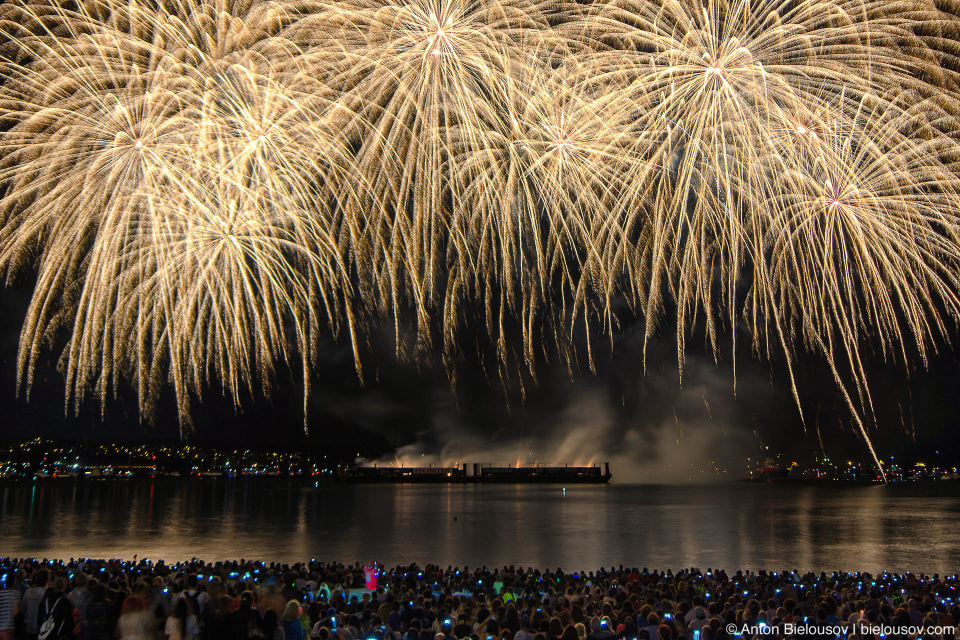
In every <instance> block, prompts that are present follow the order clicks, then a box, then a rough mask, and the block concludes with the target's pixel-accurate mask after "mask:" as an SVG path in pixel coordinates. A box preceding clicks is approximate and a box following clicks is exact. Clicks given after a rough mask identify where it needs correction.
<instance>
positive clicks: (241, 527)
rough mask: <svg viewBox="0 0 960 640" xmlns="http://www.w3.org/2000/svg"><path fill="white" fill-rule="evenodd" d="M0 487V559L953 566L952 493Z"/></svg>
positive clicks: (251, 485)
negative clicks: (79, 558)
mask: <svg viewBox="0 0 960 640" xmlns="http://www.w3.org/2000/svg"><path fill="white" fill-rule="evenodd" d="M933 493H935V494H936V495H931V490H930V489H929V488H921V487H918V486H907V487H903V486H902V487H883V486H869V487H835V486H784V485H769V484H749V483H730V484H718V485H710V486H699V487H690V486H648V485H609V486H569V487H567V488H566V489H565V490H564V489H562V488H561V487H559V486H552V485H551V486H537V485H516V486H514V485H506V486H491V485H486V486H481V485H447V486H444V485H432V486H427V485H420V486H418V485H335V486H330V487H319V488H314V487H313V486H312V485H310V486H303V484H302V483H299V482H297V481H291V480H263V479H255V478H254V479H233V480H227V479H189V480H187V479H183V480H181V479H160V478H158V479H156V480H150V479H142V480H110V481H90V480H85V481H76V480H43V481H36V482H34V483H32V484H31V483H28V484H0V555H3V556H24V555H29V556H38V557H50V558H54V557H57V558H67V557H98V558H99V557H131V556H133V554H135V553H137V554H140V556H141V557H150V558H154V559H156V558H163V559H165V560H167V561H173V560H181V559H189V558H191V557H199V558H203V559H205V560H217V559H227V558H231V559H232V558H240V557H244V558H258V559H263V560H268V561H269V560H279V561H287V562H292V561H296V560H306V559H310V558H317V559H321V560H338V561H344V562H353V561H357V560H359V561H361V562H366V561H368V560H371V559H375V560H378V561H380V562H382V563H385V564H389V565H392V564H397V563H409V562H411V561H416V562H419V563H421V564H423V563H426V562H437V563H440V564H444V565H446V564H453V565H460V566H463V565H471V566H472V565H478V564H487V565H502V564H521V565H533V566H538V567H548V566H549V567H552V568H555V567H558V566H560V567H563V568H564V569H566V570H578V569H591V568H597V567H600V566H609V565H611V564H616V565H619V564H625V565H635V566H647V567H649V568H651V569H653V568H660V569H667V568H672V569H679V568H682V567H689V566H697V567H701V568H704V569H705V568H706V567H708V566H709V567H724V568H727V569H760V568H766V569H784V568H796V569H800V570H803V571H806V570H814V571H821V570H825V571H830V570H835V569H844V570H868V571H877V570H879V569H884V568H885V569H889V570H895V571H904V570H911V571H923V572H928V573H932V572H941V573H944V572H950V573H953V572H955V571H956V570H957V569H958V568H960V567H958V565H960V487H958V486H956V485H948V486H946V487H945V488H944V487H943V486H941V487H940V488H939V489H937V490H936V491H935V492H933Z"/></svg>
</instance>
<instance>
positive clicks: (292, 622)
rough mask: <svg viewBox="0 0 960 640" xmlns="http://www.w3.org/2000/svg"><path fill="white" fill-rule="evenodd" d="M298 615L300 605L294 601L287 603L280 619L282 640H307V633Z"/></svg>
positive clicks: (299, 613)
mask: <svg viewBox="0 0 960 640" xmlns="http://www.w3.org/2000/svg"><path fill="white" fill-rule="evenodd" d="M300 615H301V612H300V603H299V602H297V601H296V600H291V601H290V602H288V603H287V607H286V608H285V609H284V610H283V615H282V616H281V618H280V619H281V622H282V624H283V637H284V640H307V632H306V630H305V629H304V628H303V623H302V622H301V621H300Z"/></svg>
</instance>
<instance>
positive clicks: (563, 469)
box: [337, 462, 612, 484]
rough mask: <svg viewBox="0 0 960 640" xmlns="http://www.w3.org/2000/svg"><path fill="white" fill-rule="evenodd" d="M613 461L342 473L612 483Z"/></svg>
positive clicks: (385, 479)
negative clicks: (611, 462) (574, 464)
mask: <svg viewBox="0 0 960 640" xmlns="http://www.w3.org/2000/svg"><path fill="white" fill-rule="evenodd" d="M611 477H612V476H611V473H610V463H609V462H606V463H604V466H603V467H601V466H600V465H590V466H586V467H579V466H576V467H572V466H569V465H563V466H547V465H534V466H527V467H496V466H493V465H490V464H481V463H472V464H462V465H460V466H456V467H434V466H429V467H404V466H386V467H380V466H372V467H350V468H348V469H343V470H341V471H340V472H339V474H338V477H337V479H338V480H340V481H341V482H370V483H393V484H405V483H417V484H420V483H441V484H487V483H500V484H539V483H552V484H605V483H607V482H610V478H611Z"/></svg>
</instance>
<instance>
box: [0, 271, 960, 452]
mask: <svg viewBox="0 0 960 640" xmlns="http://www.w3.org/2000/svg"><path fill="white" fill-rule="evenodd" d="M28 299H29V286H28V285H22V286H18V287H14V288H8V289H7V290H4V291H2V293H0V336H2V344H0V411H2V414H3V416H4V418H3V422H2V424H3V429H2V434H0V436H2V437H4V439H8V438H12V439H23V438H29V437H33V436H37V435H41V436H47V437H54V438H62V439H67V440H87V441H93V440H106V441H112V440H127V441H129V440H175V439H176V438H178V436H179V429H178V424H177V419H176V415H175V412H174V411H173V409H172V402H171V400H172V395H171V396H170V397H168V398H166V402H165V403H162V405H161V408H160V411H159V413H158V415H157V416H156V418H155V420H154V421H153V424H149V423H147V422H144V421H142V420H141V419H140V417H139V415H138V414H137V410H136V406H135V403H134V402H133V401H132V399H131V396H130V394H129V393H125V392H124V391H122V390H121V397H120V398H119V399H118V400H116V401H110V402H108V404H107V406H106V409H105V414H104V416H103V417H102V418H101V415H100V407H99V405H98V404H91V405H89V406H86V407H84V408H83V409H82V410H81V412H80V415H79V416H70V417H65V410H64V400H63V396H64V386H63V376H62V375H61V374H60V373H59V372H58V371H57V369H56V367H55V362H56V357H57V355H59V354H57V353H54V352H53V351H51V352H50V353H49V354H48V358H47V359H46V361H45V362H43V363H42V365H41V366H40V368H39V369H38V375H37V381H36V383H35V388H34V389H33V392H32V395H31V399H30V401H29V403H28V402H27V401H26V400H25V399H24V397H23V394H22V393H21V394H20V396H19V397H18V396H17V394H16V349H17V341H18V337H19V336H18V334H19V329H20V324H21V323H22V320H23V315H24V312H25V309H26V304H27V301H28ZM671 330H672V327H669V326H667V327H666V329H665V331H664V333H666V334H670V333H671V332H672V331H671ZM467 335H469V334H467ZM641 335H642V334H641V330H640V327H639V324H636V325H634V326H626V327H624V328H623V329H622V330H621V331H620V332H619V333H618V334H617V336H616V339H615V343H614V352H613V355H610V354H609V349H608V348H607V349H606V350H605V349H603V348H600V349H598V352H599V354H598V356H597V365H598V373H597V374H596V375H594V374H591V373H589V372H588V371H586V370H585V369H586V368H585V367H581V368H582V369H584V371H582V372H579V373H577V372H575V373H574V374H573V375H572V376H571V375H569V374H568V372H567V369H566V367H564V366H560V365H558V364H555V365H552V366H549V365H547V366H542V367H540V368H539V369H538V380H537V383H536V384H531V383H530V382H529V381H528V383H527V384H526V385H524V391H525V393H524V392H522V391H521V388H520V385H518V384H516V383H515V382H514V383H513V384H508V385H504V384H502V383H501V381H500V380H499V379H493V380H488V379H487V378H485V377H484V376H483V375H482V374H481V370H482V368H481V367H480V366H479V363H478V362H476V361H465V362H463V363H462V364H461V366H460V368H459V369H458V385H457V390H456V393H454V392H453V391H451V389H450V385H449V382H448V378H447V376H446V374H445V372H444V371H443V370H442V368H441V367H438V366H432V365H430V364H424V363H415V362H403V363H401V362H398V361H397V359H396V358H395V357H394V355H393V345H392V342H391V339H390V337H389V336H386V335H385V336H382V337H379V336H377V335H374V337H373V339H372V340H371V345H370V347H369V348H367V349H365V351H364V360H365V363H364V369H365V372H366V375H365V384H364V385H363V386H361V385H360V383H359V382H358V381H357V379H356V376H355V375H354V371H353V365H352V360H351V355H350V352H349V349H347V348H346V347H345V346H343V345H336V344H333V343H331V344H328V345H326V346H324V347H322V351H321V353H322V357H321V362H322V366H321V368H320V370H318V371H317V373H316V376H315V379H314V380H313V382H312V385H313V392H312V394H311V397H310V403H309V406H310V410H309V418H308V422H309V427H310V436H309V438H308V437H307V436H305V435H304V433H303V414H302V387H301V384H300V382H299V380H298V379H297V377H296V375H295V374H294V375H292V376H290V375H286V376H284V375H281V377H280V379H279V380H278V381H277V383H276V384H275V385H274V393H273V396H272V398H271V399H270V400H265V399H263V398H257V399H252V400H248V401H247V402H245V404H244V408H243V410H242V412H241V413H240V414H238V415H236V414H234V412H233V408H232V405H231V403H229V402H227V401H225V400H224V399H223V398H222V396H221V394H219V393H218V392H217V391H216V390H211V391H209V392H208V393H207V394H206V395H205V398H204V402H203V403H195V406H194V412H193V415H194V426H195V433H194V435H193V436H192V438H193V439H196V440H200V441H204V442H216V443H237V444H242V445H246V444H251V445H254V446H262V447H265V448H269V447H287V446H294V447H301V446H310V447H315V448H323V449H324V450H328V451H330V452H332V453H334V454H337V455H343V456H345V457H352V456H354V455H356V454H360V455H363V456H365V457H368V458H377V457H379V456H382V455H384V454H386V453H388V452H391V451H393V450H395V449H397V448H401V450H402V451H405V452H407V453H410V452H413V453H414V454H416V453H417V452H423V453H427V454H430V453H439V452H440V451H441V450H445V451H446V452H447V453H450V452H454V451H455V452H457V453H461V454H463V453H464V449H468V450H469V449H477V450H478V451H479V453H477V454H476V455H477V456H487V457H490V456H500V455H507V454H510V452H512V451H514V450H516V451H518V452H519V451H520V450H521V449H523V450H527V449H540V451H529V452H528V453H531V454H532V455H533V457H535V458H539V457H540V456H545V458H542V459H548V458H549V456H551V455H553V456H556V455H561V454H562V455H570V451H582V450H584V447H585V446H586V447H587V448H590V450H591V451H592V452H593V453H594V454H596V456H602V457H608V458H609V457H616V456H618V455H620V456H626V457H627V458H628V459H631V460H632V459H639V460H648V461H652V460H660V461H661V462H664V463H666V462H667V461H669V462H670V463H671V464H670V465H669V466H671V467H673V466H675V465H676V464H677V462H678V460H679V461H681V462H685V461H689V462H690V464H691V465H693V466H696V465H702V464H703V462H704V461H706V460H708V459H710V458H712V457H714V456H713V454H714V453H716V454H717V455H718V456H719V458H720V459H722V460H725V461H727V462H726V463H725V464H729V463H730V462H731V461H732V462H733V463H736V461H737V460H741V461H743V460H745V458H746V457H754V459H756V456H757V455H760V453H761V452H762V451H764V449H762V447H770V452H771V453H778V454H780V455H782V456H784V457H785V458H786V457H789V458H790V459H792V460H793V459H799V460H800V461H801V462H807V461H809V460H811V459H812V458H813V456H815V455H817V454H818V453H820V452H821V451H824V452H826V453H827V454H828V455H830V456H832V457H835V458H851V459H853V460H866V459H868V458H869V454H868V452H867V450H866V448H865V446H864V445H863V443H862V441H861V440H860V439H859V438H858V437H857V436H856V434H855V432H854V430H853V429H852V427H851V426H850V420H849V418H848V416H847V413H846V410H845V408H844V406H843V402H842V398H841V397H840V395H839V393H838V392H837V390H836V387H835V385H834V384H833V382H832V380H831V378H830V377H829V373H828V370H827V369H826V368H825V366H824V365H823V363H818V362H816V361H812V360H810V361H802V362H801V363H800V366H799V369H798V380H799V384H800V390H801V400H802V404H803V409H804V415H805V418H806V429H804V426H803V425H802V423H801V421H800V413H799V411H798V410H797V407H796V405H795V404H794V401H793V398H792V396H791V394H790V393H789V388H788V386H787V384H786V377H785V375H784V370H783V368H782V366H780V365H778V364H777V363H774V364H773V365H771V364H769V363H764V362H759V361H757V360H754V359H751V358H750V357H749V356H748V355H747V351H746V350H743V351H742V353H741V355H740V356H739V357H738V360H737V371H738V385H737V389H736V394H735V393H734V389H733V384H732V375H731V367H730V361H729V348H727V349H723V350H722V352H723V355H722V357H723V358H725V360H724V361H723V362H721V363H720V364H719V365H717V364H714V363H713V361H712V358H710V357H708V356H707V355H706V354H705V353H704V352H703V350H702V348H701V349H699V350H698V348H697V346H696V345H697V344H698V342H697V340H696V336H695V337H694V339H691V340H690V342H689V345H690V347H691V348H690V350H689V356H688V357H687V364H686V369H685V375H684V384H683V387H682V388H681V387H680V384H679V381H678V376H677V370H676V364H675V363H676V350H675V346H674V345H673V344H672V343H670V342H669V341H668V340H667V341H657V342H654V343H653V344H652V346H651V347H650V348H649V349H648V367H647V373H646V375H644V373H643V370H642V360H641V348H640V345H641V339H640V336H641ZM607 344H609V343H607ZM699 344H701V345H702V344H703V340H702V336H701V340H700V341H699ZM741 344H743V345H746V344H748V343H747V340H746V338H745V337H744V338H741ZM871 364H872V366H871V373H870V375H871V380H872V387H871V388H872V390H873V392H874V400H875V404H876V406H877V414H878V418H879V422H880V424H879V425H878V427H876V428H873V429H872V430H871V437H872V439H873V440H874V443H875V444H876V445H877V449H878V452H879V453H880V455H882V456H884V457H888V456H891V455H895V456H897V457H898V458H900V459H909V460H913V459H924V460H933V459H935V458H936V454H935V453H934V452H935V451H940V460H941V461H953V462H952V463H953V464H955V463H956V462H957V461H960V442H958V440H960V439H958V437H957V435H956V434H957V430H956V427H957V418H956V416H957V415H958V412H960V400H958V394H957V393H956V392H955V390H956V389H958V384H960V364H958V360H957V357H956V354H955V353H954V352H952V351H949V350H948V351H945V352H944V353H943V354H941V355H940V356H939V357H937V358H935V359H933V360H932V362H931V363H930V368H929V370H928V371H924V370H920V371H916V372H914V373H913V375H912V376H911V377H910V378H909V379H907V377H906V376H905V375H904V373H903V370H902V369H897V368H894V367H890V366H886V365H884V364H883V363H881V362H873V363H871ZM444 447H446V449H444ZM497 447H500V448H499V449H498V448H497ZM504 452H506V453H504ZM558 452H559V453H558ZM467 455H469V454H467ZM594 457H595V456H594ZM493 461H496V460H493ZM531 461H532V459H531Z"/></svg>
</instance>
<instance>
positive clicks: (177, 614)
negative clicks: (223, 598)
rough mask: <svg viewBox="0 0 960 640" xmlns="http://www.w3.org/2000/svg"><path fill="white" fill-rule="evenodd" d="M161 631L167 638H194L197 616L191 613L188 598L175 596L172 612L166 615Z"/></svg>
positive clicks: (172, 639)
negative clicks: (175, 600)
mask: <svg viewBox="0 0 960 640" xmlns="http://www.w3.org/2000/svg"><path fill="white" fill-rule="evenodd" d="M163 632H164V633H165V634H166V636H167V640H195V639H196V637H197V634H198V633H199V628H198V625H197V617H196V616H195V615H193V611H192V609H191V607H190V600H189V599H188V598H177V604H176V606H175V607H174V609H173V613H171V614H170V615H169V616H167V622H166V625H165V626H164V628H163Z"/></svg>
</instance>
